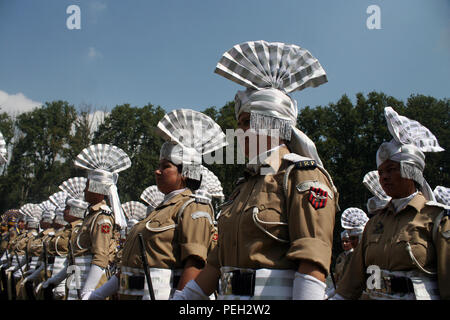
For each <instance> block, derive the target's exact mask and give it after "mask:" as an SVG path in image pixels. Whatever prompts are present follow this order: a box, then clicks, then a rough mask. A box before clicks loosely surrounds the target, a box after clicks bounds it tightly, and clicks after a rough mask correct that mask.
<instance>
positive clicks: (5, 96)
mask: <svg viewBox="0 0 450 320" xmlns="http://www.w3.org/2000/svg"><path fill="white" fill-rule="evenodd" d="M41 106H42V103H41V102H37V101H33V100H31V99H29V98H27V97H26V96H25V95H24V94H23V93H22V92H19V93H16V94H9V93H7V92H5V91H2V90H0V112H6V113H8V114H9V115H11V116H16V115H18V114H20V113H23V112H28V111H32V110H33V109H34V108H36V107H41Z"/></svg>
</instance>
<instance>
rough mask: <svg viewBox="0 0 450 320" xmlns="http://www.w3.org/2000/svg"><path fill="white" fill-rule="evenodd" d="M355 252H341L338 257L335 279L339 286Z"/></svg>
mask: <svg viewBox="0 0 450 320" xmlns="http://www.w3.org/2000/svg"><path fill="white" fill-rule="evenodd" d="M352 255H353V252H349V253H347V254H346V253H345V251H344V252H341V254H339V255H338V257H337V258H336V265H335V267H334V270H335V272H334V280H335V281H336V286H338V284H339V281H340V280H341V279H342V276H343V275H344V271H345V270H346V269H347V267H348V264H349V262H350V260H351V258H352Z"/></svg>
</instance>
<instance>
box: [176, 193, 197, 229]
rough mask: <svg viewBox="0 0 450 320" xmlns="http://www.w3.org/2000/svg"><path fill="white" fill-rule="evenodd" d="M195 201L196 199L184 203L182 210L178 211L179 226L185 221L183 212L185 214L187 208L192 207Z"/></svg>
mask: <svg viewBox="0 0 450 320" xmlns="http://www.w3.org/2000/svg"><path fill="white" fill-rule="evenodd" d="M194 201H195V198H191V199H189V200H187V201H186V202H185V203H183V205H182V206H181V208H180V209H179V210H178V212H177V224H178V225H180V222H181V220H182V219H183V212H184V210H185V209H186V207H187V206H188V205H190V204H191V203H192V202H194Z"/></svg>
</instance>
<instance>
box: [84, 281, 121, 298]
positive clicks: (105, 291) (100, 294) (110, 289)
mask: <svg viewBox="0 0 450 320" xmlns="http://www.w3.org/2000/svg"><path fill="white" fill-rule="evenodd" d="M117 291H119V278H118V277H116V276H115V275H114V276H112V277H111V278H110V279H109V280H108V282H106V283H105V284H104V285H102V286H101V287H100V288H97V289H95V290H94V291H92V292H91V294H90V296H89V300H105V299H106V298H107V297H109V296H112V295H113V294H114V293H116V292H117Z"/></svg>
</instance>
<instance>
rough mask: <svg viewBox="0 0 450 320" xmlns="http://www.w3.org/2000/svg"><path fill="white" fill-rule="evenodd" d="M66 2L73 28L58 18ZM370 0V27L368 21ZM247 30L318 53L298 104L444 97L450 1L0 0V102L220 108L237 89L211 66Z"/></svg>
mask: <svg viewBox="0 0 450 320" xmlns="http://www.w3.org/2000/svg"><path fill="white" fill-rule="evenodd" d="M74 4H75V5H78V6H79V7H80V9H81V30H69V29H68V28H67V27H66V20H67V18H68V17H69V16H70V14H67V13H66V9H67V7H68V6H70V5H74ZM369 5H378V6H379V8H380V10H381V15H380V18H381V29H379V30H376V29H375V30H369V29H368V28H367V26H366V20H367V19H368V18H369V16H370V14H368V13H366V10H367V7H368V6H369ZM249 40H266V41H280V42H286V43H292V44H296V45H299V46H301V47H303V48H306V49H308V50H309V51H310V52H311V53H312V54H313V55H314V56H315V57H316V58H318V59H319V61H320V62H321V64H322V66H323V67H324V69H325V71H326V72H327V75H328V83H326V84H324V85H322V86H320V87H318V88H307V89H305V90H303V91H301V92H295V93H293V94H292V96H293V97H294V98H295V99H296V100H297V101H298V105H299V107H300V108H302V107H304V106H306V105H310V106H316V105H326V104H328V103H329V102H335V101H337V100H338V99H339V98H340V97H341V96H342V95H343V94H345V93H346V94H348V95H349V96H350V97H351V98H352V99H354V97H355V94H356V93H357V92H363V93H365V94H366V93H368V92H370V91H373V90H375V91H383V92H385V93H386V94H388V95H392V96H394V97H396V98H399V99H403V100H405V99H406V98H407V97H408V96H410V95H411V94H416V93H419V94H425V95H432V96H435V97H437V98H446V97H447V98H448V97H449V92H450V90H449V89H450V81H449V74H450V1H449V0H432V1H424V0H370V1H366V0H317V1H310V0H308V1H303V0H278V1H273V0H272V1H268V0H227V1H223V0H222V1H218V0H191V1H182V0H158V1H157V0H147V1H143V0H130V1H119V0H109V1H107V0H89V1H88V0H83V1H76V0H39V1H36V0H0V106H1V107H2V108H3V110H5V109H8V108H16V109H17V111H22V110H26V108H27V106H31V105H38V104H39V103H42V102H45V101H52V100H59V99H62V100H67V101H68V102H69V103H71V104H73V105H75V106H77V107H78V106H80V105H81V104H83V103H85V104H91V105H92V106H93V107H94V108H98V109H107V110H110V109H111V108H113V107H114V106H115V105H118V104H122V103H130V104H131V105H132V106H143V105H145V104H147V103H149V102H150V103H152V104H154V105H160V106H162V107H164V108H165V109H166V110H167V111H169V110H172V109H175V108H181V107H183V108H192V109H195V110H200V111H201V110H204V109H205V108H207V107H211V106H217V107H221V106H223V105H224V104H225V103H226V102H227V101H231V100H233V98H234V95H235V93H236V91H237V90H241V89H242V87H241V86H239V85H238V84H235V83H233V82H231V81H229V80H227V79H225V78H223V77H221V76H219V75H217V74H214V72H213V71H214V68H215V65H216V63H217V62H218V61H219V59H220V57H221V55H222V54H223V53H224V52H225V51H227V50H228V49H230V48H231V47H232V46H233V45H235V44H237V43H242V42H245V41H249Z"/></svg>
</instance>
